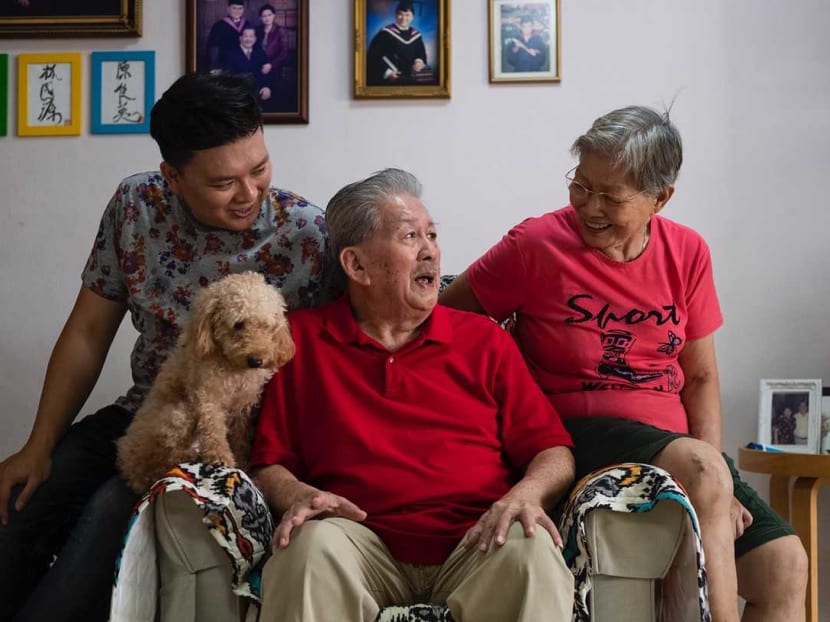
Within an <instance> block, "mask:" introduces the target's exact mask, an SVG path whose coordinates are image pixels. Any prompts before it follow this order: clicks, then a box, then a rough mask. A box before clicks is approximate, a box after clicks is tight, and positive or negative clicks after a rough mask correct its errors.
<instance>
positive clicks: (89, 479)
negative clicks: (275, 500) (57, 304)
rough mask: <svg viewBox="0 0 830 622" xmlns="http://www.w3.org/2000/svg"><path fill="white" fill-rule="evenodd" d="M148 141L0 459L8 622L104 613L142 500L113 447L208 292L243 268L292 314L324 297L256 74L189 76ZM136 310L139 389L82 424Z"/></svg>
mask: <svg viewBox="0 0 830 622" xmlns="http://www.w3.org/2000/svg"><path fill="white" fill-rule="evenodd" d="M151 134H152V136H153V138H154V139H155V140H156V142H157V143H158V146H159V148H160V150H161V155H162V158H163V162H162V163H161V170H160V171H158V172H151V173H141V174H138V175H133V176H132V177H128V178H127V179H125V180H124V181H123V182H122V183H121V184H120V185H119V186H118V188H117V190H116V192H115V195H114V196H113V198H112V199H111V201H110V203H109V205H108V206H107V208H106V210H105V211H104V215H103V218H102V220H101V225H100V229H99V231H98V234H97V237H96V239H95V243H94V246H93V249H92V252H91V254H90V257H89V260H88V261H87V265H86V267H85V268H84V271H83V275H82V281H83V285H82V287H81V290H80V293H79V294H78V298H77V300H76V302H75V307H74V309H73V310H72V313H71V314H70V316H69V319H68V320H67V322H66V325H65V326H64V329H63V332H62V333H61V336H60V338H59V339H58V342H57V344H56V345H55V348H54V351H53V353H52V357H51V359H50V361H49V366H48V369H47V372H46V379H45V382H44V386H43V392H42V395H41V400H40V405H39V406H38V411H37V416H36V419H35V423H34V427H33V429H32V433H31V435H30V437H29V440H28V441H27V442H26V444H25V445H24V446H23V448H21V449H20V451H18V452H17V453H15V454H14V455H12V456H10V457H8V458H7V459H6V460H4V461H3V462H2V463H0V522H2V526H0V619H2V620H11V619H15V620H20V621H22V620H45V619H48V620H87V621H95V620H106V619H107V615H108V612H109V597H110V592H111V589H112V575H113V570H114V564H115V559H116V557H117V555H118V551H119V550H120V547H121V540H122V536H123V532H124V528H125V526H126V521H127V518H128V517H129V515H130V512H131V510H132V506H133V503H134V502H135V500H136V499H135V497H134V495H132V494H131V493H130V492H129V490H128V489H127V487H126V484H125V483H124V482H123V480H121V479H120V478H118V477H116V471H115V445H114V443H113V441H114V440H115V439H117V438H118V437H119V436H121V435H122V434H123V432H124V430H125V429H126V427H127V425H128V424H129V423H130V420H131V418H132V415H133V413H134V412H135V411H136V410H137V409H138V407H139V406H140V405H141V402H142V400H143V398H144V396H145V395H146V393H147V391H148V390H149V388H150V386H151V385H152V382H153V379H154V377H155V374H156V373H157V371H158V368H159V366H160V365H161V363H162V362H163V361H164V359H165V358H166V356H167V355H168V353H169V352H170V349H171V348H172V347H173V345H174V343H175V340H176V337H177V336H178V333H179V331H180V329H181V326H182V324H183V322H184V321H185V320H186V319H187V315H188V312H189V310H190V306H191V303H192V301H193V298H194V297H195V295H196V293H197V292H198V291H199V290H200V289H201V288H202V287H204V286H206V285H207V284H208V283H210V282H211V281H214V280H216V279H218V278H220V277H222V276H223V275H225V274H228V273H231V272H243V271H246V270H255V271H259V272H261V273H263V274H264V275H265V277H266V279H268V281H269V282H270V283H272V284H273V285H274V286H277V287H280V288H281V289H282V293H283V295H284V296H285V298H286V301H287V303H288V305H289V307H291V308H299V307H305V306H309V305H310V304H312V302H313V300H314V298H315V296H316V294H317V293H318V290H319V285H320V278H321V273H322V257H323V248H324V242H325V223H324V220H323V215H322V212H321V211H320V210H319V209H318V208H317V207H315V206H313V205H311V204H309V203H308V202H307V201H306V200H305V199H303V198H301V197H299V196H297V195H295V194H293V193H291V192H287V191H283V190H279V189H277V188H273V187H271V186H270V182H271V161H270V159H269V155H268V150H267V148H266V146H265V140H264V137H263V130H262V116H261V111H260V109H259V106H258V104H257V101H256V98H255V95H254V93H253V90H252V88H251V84H250V82H249V81H248V80H246V79H245V78H242V77H237V76H228V75H211V74H189V75H185V76H183V77H181V78H179V79H178V80H177V81H176V82H175V83H174V84H173V85H172V86H171V87H170V88H169V89H168V90H167V92H165V94H164V95H163V96H162V98H161V99H160V100H159V101H158V102H157V103H156V105H155V106H154V107H153V111H152V117H151ZM127 311H129V312H130V316H131V320H132V323H133V325H134V326H135V328H136V329H137V330H138V333H139V336H138V339H137V341H136V344H135V347H134V348H133V352H132V357H131V365H132V373H133V383H134V384H133V386H132V387H131V388H130V389H129V390H128V391H127V392H126V393H125V394H124V395H123V396H122V397H120V398H118V400H116V403H115V404H112V405H110V406H107V407H105V408H103V409H101V410H99V411H98V412H97V413H95V414H93V415H90V416H88V417H85V418H84V419H82V420H81V421H79V422H77V423H75V424H74V425H72V422H73V420H74V419H75V418H76V417H77V415H78V413H79V411H80V409H81V407H82V406H83V404H84V402H85V401H86V399H87V396H88V395H89V393H90V391H91V390H92V388H93V386H94V384H95V381H96V380H97V378H98V375H99V373H100V371H101V369H102V367H103V365H104V361H105V359H106V356H107V352H108V350H109V347H110V345H111V343H112V340H113V337H114V335H115V333H116V331H117V330H118V327H119V326H120V324H121V322H122V320H123V318H124V316H125V314H126V313H127ZM96 491H97V492H96ZM90 499H91V501H90ZM88 502H89V503H88ZM70 532H71V537H70V538H69V539H68V540H67V537H68V536H69V534H70ZM54 555H58V558H57V561H56V563H55V564H54V566H52V567H51V569H49V564H50V562H51V561H52V559H53V556H54ZM47 571H48V572H47ZM15 616H17V617H15Z"/></svg>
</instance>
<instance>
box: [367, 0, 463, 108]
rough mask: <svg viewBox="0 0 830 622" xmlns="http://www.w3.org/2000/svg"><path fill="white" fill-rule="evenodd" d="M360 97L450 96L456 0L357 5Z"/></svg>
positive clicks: (374, 1)
mask: <svg viewBox="0 0 830 622" xmlns="http://www.w3.org/2000/svg"><path fill="white" fill-rule="evenodd" d="M354 29H355V38H354V41H355V50H354V96H355V97H356V98H358V99H365V98H409V97H437V98H449V97H450V0H412V1H411V2H409V1H406V0H355V3H354Z"/></svg>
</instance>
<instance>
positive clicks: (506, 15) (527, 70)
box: [487, 0, 562, 83]
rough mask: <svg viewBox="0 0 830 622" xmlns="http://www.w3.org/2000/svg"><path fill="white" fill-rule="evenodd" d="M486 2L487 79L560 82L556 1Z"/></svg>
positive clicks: (494, 0) (560, 37)
mask: <svg viewBox="0 0 830 622" xmlns="http://www.w3.org/2000/svg"><path fill="white" fill-rule="evenodd" d="M487 2H488V5H489V11H488V13H489V21H488V23H489V37H488V41H489V46H488V47H489V58H490V82H491V83H498V82H512V83H517V82H560V81H561V59H562V43H561V42H562V36H561V21H560V7H559V0H545V1H540V0H536V1H534V2H515V1H513V2H511V1H509V0H487Z"/></svg>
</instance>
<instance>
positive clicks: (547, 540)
mask: <svg viewBox="0 0 830 622" xmlns="http://www.w3.org/2000/svg"><path fill="white" fill-rule="evenodd" d="M262 583H263V585H262V591H263V594H262V596H263V603H262V613H261V616H260V620H261V622H331V621H332V620H349V622H373V621H374V620H375V618H376V617H377V614H378V612H379V611H380V610H381V609H382V608H384V607H387V606H390V605H409V604H414V603H416V602H426V603H431V604H440V605H447V606H448V607H449V608H450V611H452V615H453V618H455V620H456V622H508V621H509V622H539V621H544V622H560V621H561V622H566V621H569V620H570V619H571V610H572V607H573V589H574V587H573V585H574V582H573V575H572V574H571V572H570V570H568V568H567V566H566V565H565V562H564V560H563V559H562V555H561V553H560V552H559V551H558V550H557V548H556V547H555V545H554V544H553V540H552V539H551V537H550V534H548V533H547V532H546V531H544V530H543V529H540V528H539V529H537V530H536V535H535V536H534V537H532V538H527V537H525V535H524V530H523V528H522V526H521V524H519V523H514V524H513V525H512V526H511V528H510V531H509V533H508V538H507V542H505V544H504V546H502V547H501V548H497V549H494V550H492V551H488V552H481V551H479V550H478V549H476V548H473V549H467V548H464V547H462V546H461V545H459V546H458V547H456V549H455V550H454V551H453V552H452V553H451V554H450V556H449V557H448V558H447V560H446V561H445V562H444V563H443V564H441V565H440V566H418V565H414V564H403V563H400V562H397V561H395V560H394V559H393V558H392V557H391V556H390V555H389V551H388V550H387V549H386V546H384V544H383V543H382V542H381V540H380V538H378V537H377V536H376V535H375V534H374V533H373V532H371V531H370V530H369V529H367V528H366V527H364V526H363V525H361V524H360V523H356V522H354V521H350V520H346V519H344V518H329V519H325V520H312V521H309V522H307V523H305V524H304V525H302V526H301V527H300V528H299V529H297V530H295V532H294V534H293V536H292V538H291V543H290V544H289V546H288V547H287V548H286V549H284V550H281V551H279V552H277V553H276V554H274V556H273V557H271V559H270V560H268V563H267V564H266V565H265V570H264V573H263V581H262Z"/></svg>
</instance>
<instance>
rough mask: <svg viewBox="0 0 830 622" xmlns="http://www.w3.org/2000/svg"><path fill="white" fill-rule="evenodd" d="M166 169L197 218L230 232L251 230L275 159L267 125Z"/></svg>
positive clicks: (174, 188) (266, 188) (173, 186)
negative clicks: (265, 130) (266, 133)
mask: <svg viewBox="0 0 830 622" xmlns="http://www.w3.org/2000/svg"><path fill="white" fill-rule="evenodd" d="M161 172H162V174H163V175H164V177H165V179H166V180H167V183H169V184H170V187H171V189H172V190H173V192H175V193H176V194H178V195H179V196H180V197H181V198H182V199H183V200H184V202H185V203H186V204H187V206H188V207H189V208H190V211H191V212H192V214H193V216H194V218H196V220H198V221H199V222H201V223H202V224H205V225H208V226H210V227H218V228H220V229H227V230H229V231H244V230H245V229H249V228H250V227H251V226H252V225H253V224H254V222H256V219H257V216H259V210H260V207H261V205H262V201H263V199H264V198H265V193H266V192H268V187H269V186H270V184H271V161H270V159H269V157H268V149H267V148H266V147H265V139H264V137H263V134H262V129H258V130H257V131H256V132H254V133H253V134H251V136H248V137H247V138H242V139H240V140H238V141H236V142H234V143H231V144H229V145H222V146H220V147H213V148H211V149H203V150H200V151H196V152H194V155H193V158H192V159H191V160H190V161H189V162H188V163H187V164H185V165H184V166H183V167H182V168H181V169H176V168H174V167H172V166H171V165H170V164H168V163H167V162H162V163H161Z"/></svg>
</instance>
